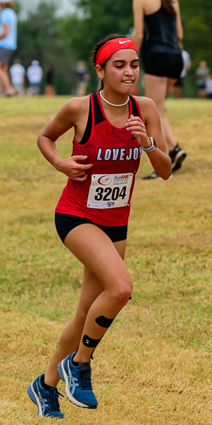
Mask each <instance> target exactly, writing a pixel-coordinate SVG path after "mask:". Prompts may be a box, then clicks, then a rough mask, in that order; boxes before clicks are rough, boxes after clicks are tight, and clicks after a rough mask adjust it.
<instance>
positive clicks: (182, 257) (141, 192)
mask: <svg viewBox="0 0 212 425" xmlns="http://www.w3.org/2000/svg"><path fill="white" fill-rule="evenodd" d="M65 100H66V99H65V98H57V97H55V98H54V99H45V98H37V99H31V98H30V99H29V98H23V99H20V98H18V99H0V109H1V121H0V146H1V163H0V167H1V189H0V190H1V248H0V249H1V252H0V258H1V259H0V271H1V276H0V279H1V280H0V283H1V313H0V320H1V372H0V378H1V384H0V386H1V388H0V424H2V425H11V424H14V425H28V424H32V425H36V424H52V423H55V420H53V419H48V418H38V417H37V413H36V406H35V405H33V404H32V402H31V401H30V399H29V398H28V396H27V393H26V389H27V386H28V384H29V383H30V382H31V381H32V380H33V379H34V378H35V377H36V376H37V375H38V374H40V373H42V371H43V370H45V368H46V366H47V364H48V362H49V360H50V358H51V355H52V354H53V352H54V350H55V346H56V343H57V340H58V337H59V335H60V332H61V331H62V329H63V327H64V325H65V324H66V322H67V321H68V320H69V318H70V317H72V315H73V313H74V310H75V308H76V305H77V301H78V298H79V294H80V288H81V283H82V281H81V275H82V267H81V265H80V264H79V263H78V262H77V260H75V259H74V257H72V256H71V255H70V254H69V253H68V252H67V251H66V249H65V248H64V247H63V246H62V244H61V242H60V240H59V238H58V236H57V235H56V232H55V229H54V223H53V215H54V207H55V204H56V202H57V200H58V197H59V195H60V193H61V190H62V188H63V186H64V184H65V181H66V178H65V177H64V176H63V175H61V174H59V173H57V172H56V171H54V169H52V167H51V166H50V165H49V164H48V163H47V162H46V161H45V160H44V159H43V158H42V156H41V154H40V153H39V151H38V149H37V147H36V143H35V140H36V137H37V134H38V133H39V131H40V129H41V128H42V127H43V126H44V125H45V124H46V122H48V120H49V119H50V118H51V117H52V115H53V114H54V113H55V111H56V110H57V109H58V107H59V106H60V105H62V103H64V101H65ZM211 113H212V102H210V101H199V100H179V101H174V100H168V101H167V115H168V117H169V119H170V122H171V124H172V128H173V130H174V132H175V135H176V138H177V140H178V141H179V143H180V145H182V146H183V147H184V148H185V149H186V151H187V152H188V158H187V159H186V160H185V163H184V166H183V167H182V169H181V170H180V171H179V172H177V173H176V174H175V175H173V177H172V178H171V179H170V180H168V181H167V182H163V181H162V180H160V179H159V180H156V181H143V180H142V179H141V177H142V176H143V175H145V174H146V173H148V172H150V171H151V167H150V165H149V163H148V161H147V159H146V157H145V156H144V158H143V159H142V163H141V168H140V171H139V174H138V176H137V180H136V186H135V192H134V197H133V204H132V214H131V219H130V226H129V241H128V250H127V257H126V263H127V265H128V268H129V270H130V272H131V275H132V277H133V282H134V291H133V298H132V300H131V301H130V302H129V303H128V305H127V306H126V307H125V308H124V309H123V311H122V312H121V313H120V314H119V315H118V317H117V319H116V320H115V321H114V323H113V325H112V327H111V329H110V330H109V331H108V333H107V334H106V336H105V338H104V339H103V340H102V342H101V344H100V345H99V347H98V349H97V351H96V353H95V359H94V361H93V386H94V390H95V393H96V395H97V398H98V401H99V406H98V409H97V411H90V410H84V409H80V408H77V407H75V406H73V405H72V404H71V403H70V402H69V401H68V400H67V399H66V398H63V399H61V403H60V404H61V410H62V411H63V412H64V413H65V415H66V418H65V419H64V420H63V423H64V424H69V425H75V424H79V425H87V424H91V425H116V424H117V425H121V424H123V425H140V424H146V425H175V424H178V425H184V424H186V425H199V424H201V425H211V424H212V401H211V400H212V388H211V382H212V362H211V360H212V355H211V350H212V343H211V332H212V326H211V313H212V307H211V301H212V296H211V289H212V278H211V266H212V256H211V253H212V248H211V242H212V235H211V225H212V207H211V205H212V185H211V171H212V140H211V139H212V138H211ZM70 142H71V134H70V133H69V134H67V135H65V136H63V138H62V140H61V143H60V144H58V149H59V151H60V153H61V155H64V156H65V155H69V153H70V149H71V144H70ZM59 390H60V391H61V392H62V393H64V386H63V383H62V382H61V383H60V385H59Z"/></svg>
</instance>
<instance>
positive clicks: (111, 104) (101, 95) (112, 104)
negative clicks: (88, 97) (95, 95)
mask: <svg viewBox="0 0 212 425" xmlns="http://www.w3.org/2000/svg"><path fill="white" fill-rule="evenodd" d="M99 94H100V97H101V98H102V99H103V100H104V102H106V103H107V104H108V105H110V106H115V107H116V108H118V107H120V106H125V105H126V104H127V103H128V102H129V96H128V98H127V100H126V102H124V103H121V105H115V104H114V103H110V102H108V100H106V99H105V98H104V97H103V94H102V90H101V91H100V92H99Z"/></svg>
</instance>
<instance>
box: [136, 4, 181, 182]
mask: <svg viewBox="0 0 212 425" xmlns="http://www.w3.org/2000/svg"><path fill="white" fill-rule="evenodd" d="M133 14H134V32H133V39H134V41H135V44H136V46H137V49H138V50H141V56H142V61H143V67H144V87H145V94H146V96H147V97H150V98H151V99H153V100H154V102H155V103H156V105H157V107H158V111H159V114H160V119H161V127H162V134H163V137H164V140H165V143H166V144H167V146H168V149H169V156H170V158H171V160H172V172H174V171H177V170H178V169H179V168H180V167H181V164H182V161H183V160H184V159H185V157H186V155H187V154H186V152H185V151H184V150H183V149H181V147H180V146H179V145H178V144H177V142H176V140H175V138H174V135H173V133H172V131H171V128H170V126H169V123H168V121H167V119H166V117H165V99H166V95H167V93H168V92H169V90H170V89H171V88H172V87H173V85H174V83H175V82H176V81H177V80H178V78H179V77H180V73H181V71H182V69H183V59H182V54H181V49H180V46H179V43H180V41H181V40H182V38H183V29H182V24H181V18H180V8H179V3H178V1H177V0H174V1H172V0H133ZM158 177H159V176H158V174H157V173H156V172H155V171H154V172H153V173H151V174H150V175H149V176H146V177H144V178H143V179H145V180H146V179H154V178H158Z"/></svg>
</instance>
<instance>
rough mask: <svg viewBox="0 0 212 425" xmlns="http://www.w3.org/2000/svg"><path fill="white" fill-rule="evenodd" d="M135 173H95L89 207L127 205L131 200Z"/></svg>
mask: <svg viewBox="0 0 212 425" xmlns="http://www.w3.org/2000/svg"><path fill="white" fill-rule="evenodd" d="M132 181H133V174H132V173H126V174H93V175H92V177H91V185H90V189H89V194H88V200H87V206H88V207H89V208H103V209H104V208H119V207H125V206H126V205H127V204H128V201H129V195H130V189H131V185H132Z"/></svg>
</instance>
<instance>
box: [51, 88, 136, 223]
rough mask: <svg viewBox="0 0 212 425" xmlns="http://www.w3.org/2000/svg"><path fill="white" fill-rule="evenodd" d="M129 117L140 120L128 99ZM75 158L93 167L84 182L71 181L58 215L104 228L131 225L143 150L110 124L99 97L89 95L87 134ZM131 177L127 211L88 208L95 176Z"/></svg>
mask: <svg viewBox="0 0 212 425" xmlns="http://www.w3.org/2000/svg"><path fill="white" fill-rule="evenodd" d="M129 114H130V115H131V114H133V115H134V116H140V117H141V113H140V108H139V106H138V103H137V102H136V100H135V99H134V98H133V97H132V96H129ZM72 155H87V156H88V158H87V160H86V163H88V164H93V167H92V168H91V169H89V170H88V171H87V173H88V177H87V179H86V180H85V181H84V182H77V181H75V180H71V179H70V178H69V179H68V182H67V185H66V187H65V188H64V190H63V193H62V196H61V198H60V200H59V202H58V205H57V207H56V213H63V214H70V215H74V216H78V217H84V218H87V219H89V220H91V221H92V222H94V223H96V224H99V225H103V226H123V225H126V224H127V223H128V218H129V213H130V199H131V196H132V191H133V186H134V181H135V174H136V172H137V170H138V167H139V163H140V157H141V147H140V145H139V143H138V141H137V140H136V138H135V137H133V135H132V133H131V132H129V131H127V130H126V128H125V127H124V128H117V127H114V126H113V125H112V124H110V122H109V121H108V119H107V117H106V116H105V114H104V110H103V108H102V105H101V101H100V97H99V93H93V94H91V95H90V112H89V118H88V123H87V127H86V131H85V134H84V136H83V138H82V140H81V142H80V143H78V142H77V141H76V140H75V139H74V140H73V154H72ZM114 173H115V174H118V175H120V174H123V177H124V175H125V173H132V174H133V178H132V185H131V189H130V196H129V199H128V203H127V205H126V206H124V207H119V208H112V209H110V208H106V209H104V208H103V209H95V208H89V207H88V206H87V198H88V193H89V188H90V184H91V176H92V175H94V174H101V175H111V174H114Z"/></svg>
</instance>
